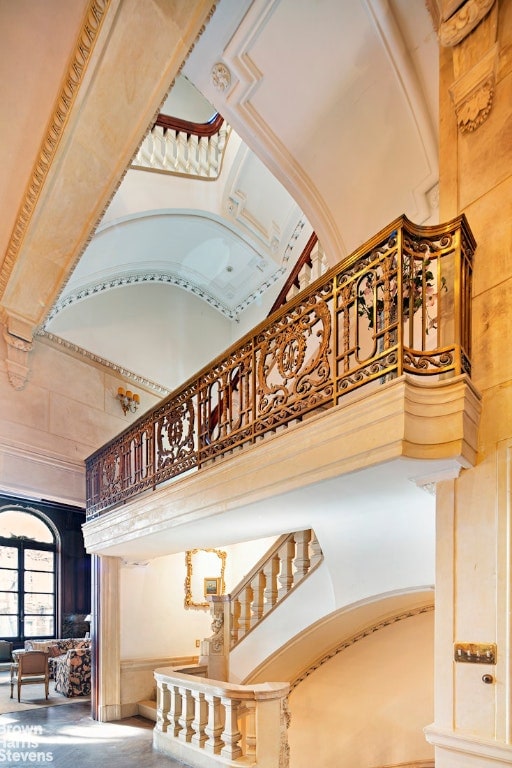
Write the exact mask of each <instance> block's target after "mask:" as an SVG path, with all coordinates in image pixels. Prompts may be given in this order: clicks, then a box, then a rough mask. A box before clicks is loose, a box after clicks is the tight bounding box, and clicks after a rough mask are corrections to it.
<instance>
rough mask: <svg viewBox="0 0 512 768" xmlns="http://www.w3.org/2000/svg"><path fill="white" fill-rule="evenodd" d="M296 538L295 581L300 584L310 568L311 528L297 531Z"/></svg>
mask: <svg viewBox="0 0 512 768" xmlns="http://www.w3.org/2000/svg"><path fill="white" fill-rule="evenodd" d="M294 539H295V561H294V566H295V575H294V583H295V584H298V583H299V581H301V579H303V578H304V576H305V575H306V574H307V572H308V571H309V568H310V561H309V542H310V539H311V530H310V529H308V530H307V531H297V533H296V534H294Z"/></svg>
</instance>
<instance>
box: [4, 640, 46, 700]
mask: <svg viewBox="0 0 512 768" xmlns="http://www.w3.org/2000/svg"><path fill="white" fill-rule="evenodd" d="M14 657H15V661H14V662H13V664H12V666H11V699H12V697H13V696H12V693H13V688H14V684H15V683H16V684H17V686H18V701H19V700H20V692H21V686H22V685H34V684H41V683H44V693H45V698H48V688H49V685H50V672H49V668H48V653H46V652H45V651H25V653H19V654H15V655H14Z"/></svg>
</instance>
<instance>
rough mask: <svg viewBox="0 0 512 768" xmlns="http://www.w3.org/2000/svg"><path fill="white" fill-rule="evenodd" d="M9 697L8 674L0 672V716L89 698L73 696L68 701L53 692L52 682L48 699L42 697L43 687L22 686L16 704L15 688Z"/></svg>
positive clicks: (88, 699)
mask: <svg viewBox="0 0 512 768" xmlns="http://www.w3.org/2000/svg"><path fill="white" fill-rule="evenodd" d="M10 696H11V684H10V674H9V672H8V671H0V715H5V714H7V713H9V712H23V711H24V710H26V709H39V708H40V707H56V706H58V705H60V704H76V703H78V702H80V703H82V704H83V703H84V702H87V701H90V696H75V697H74V698H70V699H68V698H67V697H66V696H62V694H60V693H56V692H55V688H54V682H53V680H50V693H49V696H48V699H45V697H44V686H43V685H41V684H40V683H39V684H37V685H24V686H23V687H22V689H21V701H20V703H19V704H18V695H17V692H16V686H15V687H14V693H13V698H12V699H11V698H10Z"/></svg>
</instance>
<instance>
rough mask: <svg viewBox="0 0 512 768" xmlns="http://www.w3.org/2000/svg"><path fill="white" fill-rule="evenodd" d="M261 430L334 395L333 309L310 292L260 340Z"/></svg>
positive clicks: (258, 388)
mask: <svg viewBox="0 0 512 768" xmlns="http://www.w3.org/2000/svg"><path fill="white" fill-rule="evenodd" d="M256 342H257V351H256V376H257V385H256V396H257V400H256V413H257V419H258V427H257V431H258V432H261V431H262V424H265V425H267V426H268V427H269V428H272V427H273V426H275V425H276V424H279V423H283V421H289V420H290V419H292V418H296V417H297V416H299V415H301V414H302V413H304V412H305V411H307V410H309V409H310V408H311V407H314V406H315V407H316V406H317V405H318V404H319V403H321V402H322V401H325V400H327V399H329V398H330V397H331V395H332V374H331V366H330V353H331V347H330V343H331V310H330V307H329V305H328V304H327V303H326V301H325V299H324V298H319V297H318V296H312V297H310V298H309V299H308V301H306V302H304V303H301V304H299V305H298V306H296V307H295V309H294V312H293V313H292V314H290V315H284V316H283V317H281V318H280V319H279V320H277V321H276V322H275V323H273V324H272V325H271V326H270V327H269V328H268V329H266V330H265V331H264V332H262V333H261V334H260V335H259V336H258V338H257V340H256Z"/></svg>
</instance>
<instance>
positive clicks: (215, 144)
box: [207, 132, 226, 177]
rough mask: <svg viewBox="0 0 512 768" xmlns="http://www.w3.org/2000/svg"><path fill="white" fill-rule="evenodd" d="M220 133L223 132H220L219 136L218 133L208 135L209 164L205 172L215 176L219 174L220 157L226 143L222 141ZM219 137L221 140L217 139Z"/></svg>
mask: <svg viewBox="0 0 512 768" xmlns="http://www.w3.org/2000/svg"><path fill="white" fill-rule="evenodd" d="M222 135H223V133H222V132H221V134H220V136H219V134H218V133H216V134H214V135H213V136H210V141H209V142H208V160H209V164H210V167H209V171H208V174H207V175H208V176H213V177H216V176H218V175H219V172H220V158H221V157H222V153H223V152H224V146H225V143H226V142H225V141H222ZM224 136H225V134H224ZM219 138H221V141H219Z"/></svg>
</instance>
